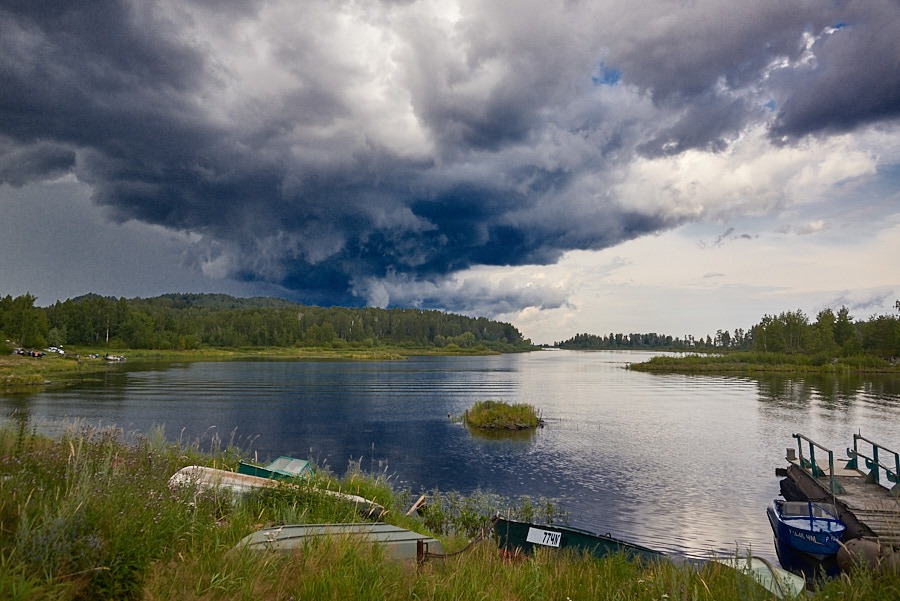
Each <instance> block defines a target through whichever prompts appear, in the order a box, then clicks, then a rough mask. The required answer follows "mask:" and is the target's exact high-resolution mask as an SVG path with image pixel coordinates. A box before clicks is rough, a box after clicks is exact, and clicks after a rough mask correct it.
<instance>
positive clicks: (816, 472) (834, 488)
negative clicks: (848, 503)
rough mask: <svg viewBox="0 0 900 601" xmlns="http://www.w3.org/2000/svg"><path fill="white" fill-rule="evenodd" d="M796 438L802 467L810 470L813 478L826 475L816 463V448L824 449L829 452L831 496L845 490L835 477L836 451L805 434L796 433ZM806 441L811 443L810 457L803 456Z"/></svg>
mask: <svg viewBox="0 0 900 601" xmlns="http://www.w3.org/2000/svg"><path fill="white" fill-rule="evenodd" d="M793 436H794V438H796V439H797V448H798V449H799V459H800V467H802V468H804V469H807V470H809V472H810V474H811V475H812V477H813V478H816V479H819V478H822V477H824V476H825V475H826V473H825V472H824V471H823V470H822V468H820V467H819V465H818V464H817V463H816V448H819V449H821V450H822V451H824V452H826V453H828V474H827V475H828V476H829V488H830V492H831V496H832V497H834V495H835V494H840V493H842V492H844V487H843V486H841V485H840V483H839V482H837V480H835V479H834V453H832V452H831V450H829V449H826V448H825V447H823V446H822V445H820V444H819V443H817V442H816V441H814V440H813V439H811V438H809V437H807V436H804V435H803V434H794V435H793ZM804 440H805V441H806V442H807V443H808V445H809V459H807V458H806V457H804V456H803V441H804Z"/></svg>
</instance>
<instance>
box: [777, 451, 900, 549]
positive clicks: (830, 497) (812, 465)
mask: <svg viewBox="0 0 900 601" xmlns="http://www.w3.org/2000/svg"><path fill="white" fill-rule="evenodd" d="M797 436H798V435H795V437H797ZM801 438H804V440H808V439H805V437H802V436H801ZM860 439H862V437H860ZM799 440H800V439H799V438H798V442H799ZM862 440H864V439H862ZM810 442H811V441H810ZM855 443H856V440H854V448H855ZM817 446H818V445H817ZM820 448H821V447H820ZM823 450H824V451H826V452H827V453H828V455H829V461H828V465H824V463H825V462H816V461H815V459H813V460H812V461H810V458H809V456H807V457H804V456H803V453H802V448H801V454H800V456H799V457H797V456H795V454H794V453H793V452H792V451H793V449H788V456H787V457H786V459H787V460H788V464H789V465H788V467H787V469H783V468H782V469H779V470H776V474H777V475H780V476H786V478H785V480H782V482H781V494H782V496H784V497H785V499H787V500H789V501H806V500H818V501H826V502H829V503H831V502H833V503H834V504H835V506H836V507H837V508H838V511H839V512H840V516H839V517H840V518H841V520H842V521H843V522H844V523H845V524H846V525H847V532H846V534H845V536H844V540H845V541H846V540H849V539H852V538H861V539H867V540H874V541H876V542H878V543H880V544H881V545H887V546H889V547H893V548H894V549H900V500H898V497H897V496H896V494H892V493H891V490H890V489H888V488H886V487H885V486H884V485H882V484H880V483H879V482H877V481H875V480H876V478H875V477H873V474H872V472H871V471H870V472H869V473H866V472H864V471H862V470H860V469H857V468H856V465H855V464H856V462H855V461H852V460H850V459H848V460H840V459H833V456H832V454H831V452H830V451H828V450H827V449H824V448H823ZM848 450H849V449H848ZM860 457H863V455H861V454H860ZM832 466H833V469H834V477H833V478H832V474H831V469H832ZM869 467H871V466H869ZM882 468H883V466H882ZM882 472H883V469H882ZM878 480H880V478H878ZM832 488H833V492H832ZM895 491H896V489H895Z"/></svg>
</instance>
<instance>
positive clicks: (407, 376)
mask: <svg viewBox="0 0 900 601" xmlns="http://www.w3.org/2000/svg"><path fill="white" fill-rule="evenodd" d="M650 356H652V354H651V353H638V352H628V353H621V352H577V351H543V352H534V353H527V354H516V355H503V356H493V357H414V358H411V359H409V360H408V361H396V362H376V363H352V362H293V361H287V362H270V361H247V362H209V363H185V364H168V365H164V366H163V365H159V366H147V365H143V366H136V365H130V364H125V365H123V366H121V367H120V368H118V369H114V370H112V371H110V372H109V373H107V374H105V375H100V376H99V377H92V378H90V379H85V380H84V381H83V382H81V383H79V384H78V385H76V386H74V387H69V388H65V389H53V388H50V389H47V390H43V391H40V392H34V393H27V394H15V395H12V394H7V395H5V396H0V410H2V412H3V415H9V414H10V413H11V412H12V411H17V412H18V413H19V414H20V415H26V416H28V417H29V418H31V419H32V420H34V421H35V422H48V421H49V422H54V421H57V420H62V419H64V418H70V419H84V420H87V421H89V422H92V423H96V422H100V423H102V424H107V425H111V424H115V425H117V426H118V427H121V428H123V429H124V430H126V431H140V432H147V431H149V430H150V428H151V427H153V426H154V425H161V424H162V425H164V426H165V431H166V434H167V436H168V437H169V438H172V439H175V438H178V437H181V438H182V439H183V440H185V441H187V442H193V441H195V440H198V439H199V440H200V441H201V446H202V445H204V444H207V445H208V443H209V441H210V440H211V439H212V437H213V436H214V435H218V437H219V438H222V439H224V440H226V441H227V440H228V439H229V438H231V436H232V435H234V437H235V440H236V441H238V442H239V443H240V444H241V446H243V447H244V448H246V447H248V446H249V448H250V450H251V452H252V451H255V452H256V453H257V454H258V459H259V460H260V461H268V460H270V459H273V458H275V457H277V456H279V455H289V456H295V457H301V458H309V457H311V458H312V459H314V460H315V461H316V462H317V463H319V464H320V465H321V464H325V463H327V464H328V466H330V467H331V469H332V470H333V471H335V472H337V473H343V472H344V470H345V469H346V467H347V465H348V462H349V460H351V459H353V460H361V465H362V467H363V469H366V470H373V471H384V472H386V473H387V474H390V475H393V476H394V478H395V483H396V484H397V485H398V486H409V487H411V488H412V489H413V490H414V491H418V490H420V489H425V490H431V489H434V488H438V489H440V490H442V491H450V490H458V491H460V492H463V493H469V492H471V491H474V490H477V489H480V490H484V491H491V492H495V493H499V494H502V495H508V496H519V495H530V496H545V497H551V498H553V499H556V500H558V502H559V503H560V504H561V505H562V507H563V509H565V510H566V511H568V512H569V514H570V524H571V525H574V526H578V527H582V528H586V529H588V530H591V531H595V532H600V533H607V532H609V533H611V534H613V535H614V536H617V537H619V538H622V539H625V540H629V541H632V542H635V543H639V544H642V545H645V546H649V547H652V548H655V549H659V550H661V551H667V552H673V553H679V554H683V555H688V556H693V557H707V556H708V554H709V553H710V552H719V553H729V552H734V551H735V549H738V550H740V551H741V552H742V553H745V552H747V551H748V550H751V551H752V552H753V553H754V554H756V555H762V556H763V557H767V558H769V559H773V560H774V559H775V550H774V547H773V544H772V533H771V529H770V527H769V524H768V521H767V519H766V515H765V508H766V505H767V504H768V503H769V502H770V501H771V500H772V499H773V498H775V497H776V496H778V492H779V487H778V481H779V479H778V478H777V477H776V476H775V468H777V467H784V465H785V461H784V459H783V458H784V456H785V449H786V448H787V447H789V446H794V440H793V439H792V438H791V435H792V434H793V433H795V432H798V433H803V434H806V435H807V436H809V437H811V438H812V439H814V440H816V441H817V442H820V443H822V444H824V445H825V446H827V447H829V448H831V449H832V450H834V451H835V454H836V457H842V458H843V457H844V456H845V451H844V449H845V448H846V447H847V446H848V445H851V444H852V435H853V433H854V432H858V431H861V432H862V434H863V435H865V436H866V437H868V438H871V439H873V440H876V441H878V442H880V443H881V444H883V445H885V446H887V447H889V448H892V449H898V448H900V444H898V442H900V441H898V438H900V433H898V429H897V424H898V418H900V378H898V377H897V376H896V375H888V376H871V377H861V376H848V377H840V378H835V377H796V378H788V377H784V376H773V377H762V378H756V377H754V378H749V377H724V376H681V375H652V374H644V373H639V372H633V371H629V370H626V369H625V365H626V364H628V363H631V362H637V361H643V360H646V359H647V358H649V357H650ZM138 367H140V369H138ZM487 399H491V400H503V401H507V402H519V403H529V404H532V405H534V406H536V407H537V408H538V409H539V410H540V411H541V412H542V413H543V417H544V419H545V421H546V424H547V425H546V427H544V428H543V429H540V430H537V431H536V432H534V433H533V434H532V435H526V436H524V437H523V436H517V437H514V438H505V439H500V440H492V439H487V438H484V437H479V436H473V435H472V434H470V432H469V431H468V430H467V429H466V428H465V427H463V426H461V425H459V424H457V423H453V422H452V421H451V420H449V419H448V414H450V415H453V416H457V415H460V414H462V412H463V411H464V410H465V409H467V408H468V407H470V406H471V405H472V404H473V403H474V402H475V401H477V400H487Z"/></svg>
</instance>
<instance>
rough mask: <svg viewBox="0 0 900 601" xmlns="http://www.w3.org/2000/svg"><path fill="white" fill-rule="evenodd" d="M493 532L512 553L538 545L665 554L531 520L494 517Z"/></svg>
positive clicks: (650, 556) (649, 557)
mask: <svg viewBox="0 0 900 601" xmlns="http://www.w3.org/2000/svg"><path fill="white" fill-rule="evenodd" d="M494 533H495V534H496V535H497V542H498V545H499V546H500V548H501V549H503V550H504V551H508V552H511V553H517V554H518V553H522V554H525V555H530V554H532V553H533V552H534V550H535V548H539V547H549V548H552V549H553V548H555V549H573V550H576V551H579V552H582V553H588V554H591V555H594V556H596V557H603V556H606V555H613V554H616V553H623V554H624V555H625V556H626V557H628V558H629V559H631V560H640V561H660V560H663V559H666V556H665V554H663V553H660V552H659V551H654V550H653V549H648V548H647V547H642V546H640V545H635V544H633V543H628V542H625V541H623V540H619V539H617V538H613V537H612V536H610V535H608V534H606V535H602V534H594V533H593V532H588V531H587V530H580V529H578V528H570V527H568V526H537V525H535V524H529V523H528V522H519V521H517V520H510V519H507V518H504V517H502V516H499V515H498V516H497V517H495V518H494Z"/></svg>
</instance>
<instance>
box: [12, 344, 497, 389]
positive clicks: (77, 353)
mask: <svg viewBox="0 0 900 601" xmlns="http://www.w3.org/2000/svg"><path fill="white" fill-rule="evenodd" d="M11 351H12V349H11V348H10V349H9V350H8V351H7V352H9V353H11ZM499 354H500V353H499V352H498V351H493V350H490V349H487V348H484V347H475V348H470V349H462V348H459V347H456V348H447V347H444V348H434V347H431V348H428V347H421V348H415V347H405V348H399V347H398V348H393V347H379V348H364V347H355V348H343V349H334V348H239V349H218V348H205V349H192V350H165V349H126V348H105V347H104V348H102V349H101V348H88V347H67V348H66V352H65V354H64V355H61V354H57V353H46V354H45V355H44V356H43V357H40V358H37V357H28V356H22V355H14V354H8V355H4V354H0V390H2V389H10V388H26V389H27V388H30V387H33V386H44V385H51V384H53V385H65V384H66V383H67V382H68V381H72V380H73V378H76V377H79V376H87V375H90V374H94V373H100V372H103V371H106V370H108V369H116V368H117V367H119V366H120V365H121V362H108V361H106V360H105V359H104V357H105V356H106V355H114V356H117V357H124V359H125V362H126V363H128V364H131V365H133V364H135V363H138V364H146V363H160V362H188V361H242V360H243V361H247V360H266V361H318V360H321V361H404V360H406V359H408V358H409V357H411V356H420V355H430V356H488V355H499Z"/></svg>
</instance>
